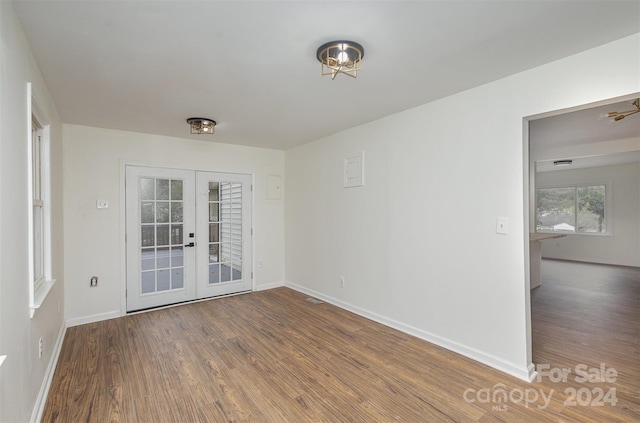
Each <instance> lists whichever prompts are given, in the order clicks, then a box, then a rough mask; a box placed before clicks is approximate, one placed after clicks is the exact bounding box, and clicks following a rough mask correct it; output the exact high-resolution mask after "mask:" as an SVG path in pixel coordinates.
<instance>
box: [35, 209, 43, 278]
mask: <svg viewBox="0 0 640 423" xmlns="http://www.w3.org/2000/svg"><path fill="white" fill-rule="evenodd" d="M42 229H43V228H42V206H33V280H34V282H35V281H37V280H38V279H40V278H42V277H43V276H44V274H43V272H44V271H43V267H44V266H43V252H42V245H43V244H42Z"/></svg>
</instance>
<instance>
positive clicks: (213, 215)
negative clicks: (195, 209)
mask: <svg viewBox="0 0 640 423" xmlns="http://www.w3.org/2000/svg"><path fill="white" fill-rule="evenodd" d="M219 218H220V203H209V222H217V221H218V220H219Z"/></svg>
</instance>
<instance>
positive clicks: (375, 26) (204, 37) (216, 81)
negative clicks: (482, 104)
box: [14, 0, 640, 149]
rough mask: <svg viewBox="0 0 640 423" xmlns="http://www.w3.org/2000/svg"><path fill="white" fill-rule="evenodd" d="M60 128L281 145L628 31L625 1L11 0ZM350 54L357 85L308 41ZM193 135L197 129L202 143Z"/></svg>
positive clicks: (633, 5) (633, 8)
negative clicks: (201, 122)
mask: <svg viewBox="0 0 640 423" xmlns="http://www.w3.org/2000/svg"><path fill="white" fill-rule="evenodd" d="M14 7H15V10H16V12H17V14H18V16H19V18H20V19H21V21H22V24H23V26H24V29H25V32H26V34H27V37H28V39H29V42H30V44H31V47H32V50H33V53H34V55H35V57H36V60H37V62H38V64H39V66H40V69H41V71H42V73H43V75H44V78H45V81H46V83H47V86H48V88H49V90H50V93H51V95H52V97H53V100H54V101H55V103H56V106H57V108H58V112H59V114H60V117H61V119H62V120H63V122H66V123H73V124H80V125H88V126H95V127H103V128H113V129H120V130H126V131H136V132H145V133H151V134H160V135H169V136H176V137H183V138H190V137H196V136H191V135H188V128H187V124H186V122H185V119H186V118H188V117H190V116H200V117H209V118H212V119H215V120H217V121H218V127H217V129H216V134H215V135H214V136H213V137H209V136H207V138H204V139H206V140H215V141H217V142H224V143H233V144H242V145H251V146H262V147H269V148H278V149H287V148H291V147H293V146H296V145H299V144H303V143H306V142H310V141H313V140H316V139H318V138H321V137H323V136H327V135H330V134H332V133H335V132H338V131H341V130H344V129H347V128H350V127H353V126H356V125H359V124H362V123H365V122H369V121H372V120H375V119H378V118H381V117H383V116H386V115H389V114H392V113H396V112H399V111H402V110H405V109H408V108H411V107H414V106H417V105H420V104H424V103H426V102H429V101H432V100H434V99H437V98H441V97H444V96H447V95H450V94H453V93H456V92H459V91H462V90H465V89H468V88H471V87H474V86H477V85H481V84H483V83H486V82H489V81H492V80H496V79H500V78H502V77H505V76H507V75H510V74H514V73H517V72H520V71H523V70H525V69H529V68H532V67H535V66H539V65H542V64H544V63H548V62H550V61H553V60H556V59H559V58H562V57H565V56H568V55H571V54H574V53H577V52H580V51H583V50H586V49H589V48H592V47H595V46H598V45H601V44H604V43H607V42H610V41H613V40H616V39H619V38H622V37H624V36H627V35H630V34H632V33H636V32H639V31H640V2H639V1H637V0H632V1H613V0H608V1H582V0H580V1H569V0H567V1H520V0H512V1H491V0H475V1H349V2H337V1H328V0H325V1H267V0H263V1H185V0H183V1H166V0H165V1H149V0H132V1H116V0H107V1H99V0H86V1H33V0H22V1H15V2H14ZM342 38H346V39H351V40H353V41H356V42H359V43H361V44H362V45H363V46H364V48H365V55H364V60H363V70H362V72H361V73H360V74H359V76H358V78H357V79H352V78H348V77H344V76H342V77H341V76H338V77H337V78H336V79H335V80H334V81H332V80H331V79H330V78H329V77H321V76H320V64H319V63H318V62H317V60H316V58H315V53H316V49H317V47H318V46H319V45H321V44H322V43H324V42H326V41H330V40H332V39H342ZM203 137H205V136H199V138H198V139H203Z"/></svg>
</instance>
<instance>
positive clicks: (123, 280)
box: [104, 160, 256, 319]
mask: <svg viewBox="0 0 640 423" xmlns="http://www.w3.org/2000/svg"><path fill="white" fill-rule="evenodd" d="M119 166H120V195H119V200H120V208H119V209H120V210H119V212H120V213H119V222H120V225H119V234H120V238H119V245H120V310H119V311H113V312H108V313H104V318H105V319H111V318H114V317H118V316H126V315H127V296H126V291H127V248H126V201H125V200H126V190H125V184H126V168H127V166H140V167H154V168H165V169H178V170H193V171H203V172H221V173H229V174H242V175H249V176H250V177H251V187H252V189H251V204H252V205H255V190H254V189H253V187H254V186H255V183H256V180H255V172H254V171H253V170H250V169H246V170H243V169H238V168H236V169H224V168H215V169H214V168H201V167H192V166H178V165H175V164H172V163H164V162H149V161H143V160H120V161H119ZM254 226H255V215H254V213H253V212H252V213H251V228H253V227H254ZM252 234H253V231H252ZM255 257H256V255H255V241H254V237H253V236H251V269H252V270H251V272H252V276H251V291H255V290H256V281H255V276H254V273H253V269H255V267H256V266H255ZM205 300H208V299H204V300H195V301H205ZM167 307H172V306H167Z"/></svg>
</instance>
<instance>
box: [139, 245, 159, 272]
mask: <svg viewBox="0 0 640 423" xmlns="http://www.w3.org/2000/svg"><path fill="white" fill-rule="evenodd" d="M140 268H141V269H142V270H153V269H155V268H156V249H155V248H143V249H142V252H141V254H140Z"/></svg>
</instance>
